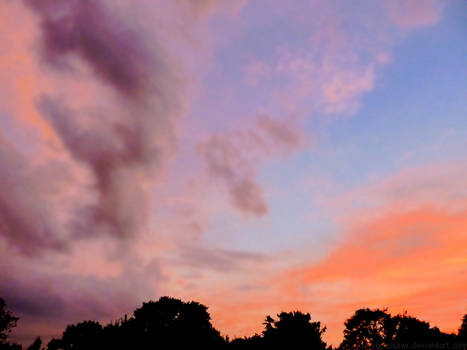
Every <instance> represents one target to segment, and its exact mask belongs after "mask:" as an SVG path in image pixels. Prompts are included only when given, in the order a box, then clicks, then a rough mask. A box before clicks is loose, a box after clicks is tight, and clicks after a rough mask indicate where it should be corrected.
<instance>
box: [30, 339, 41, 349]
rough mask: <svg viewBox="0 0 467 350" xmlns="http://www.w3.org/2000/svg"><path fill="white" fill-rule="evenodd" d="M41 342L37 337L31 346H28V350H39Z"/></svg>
mask: <svg viewBox="0 0 467 350" xmlns="http://www.w3.org/2000/svg"><path fill="white" fill-rule="evenodd" d="M41 346H42V340H41V338H40V337H37V338H36V339H35V340H34V341H33V343H32V344H31V345H29V346H28V350H41Z"/></svg>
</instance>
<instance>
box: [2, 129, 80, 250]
mask: <svg viewBox="0 0 467 350" xmlns="http://www.w3.org/2000/svg"><path fill="white" fill-rule="evenodd" d="M0 164H2V170H1V171H0V183H1V184H2V186H1V188H0V233H1V235H2V236H3V237H4V238H6V239H7V240H8V241H9V243H10V244H11V245H12V246H14V247H17V248H18V249H19V251H20V252H21V253H23V254H26V255H34V254H36V253H37V252H39V251H42V250H58V251H63V250H66V249H68V248H69V246H68V239H69V238H70V231H72V226H73V225H75V224H77V223H78V222H79V220H80V219H79V211H80V209H82V208H83V207H84V206H86V205H88V204H89V198H88V196H87V195H86V192H84V193H83V192H82V191H80V189H81V190H82V189H83V188H85V186H86V183H85V182H83V179H82V178H80V176H79V173H74V172H73V170H76V169H74V168H73V164H67V163H65V162H64V161H61V160H55V161H54V160H50V161H48V162H47V163H46V164H40V163H38V162H37V161H36V162H35V161H34V160H33V159H29V158H28V157H25V156H23V155H22V153H21V152H19V151H18V150H17V149H16V147H15V146H14V145H13V144H12V143H11V142H10V141H9V140H8V139H6V137H5V136H4V135H2V134H1V133H0ZM50 179H53V181H50ZM70 182H72V183H73V184H74V185H73V186H70V185H69V183H70ZM79 192H81V196H79V195H78V193H79ZM51 212H53V213H54V214H53V215H51V214H50V213H51Z"/></svg>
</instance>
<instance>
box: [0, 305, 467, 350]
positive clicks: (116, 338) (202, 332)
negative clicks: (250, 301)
mask: <svg viewBox="0 0 467 350" xmlns="http://www.w3.org/2000/svg"><path fill="white" fill-rule="evenodd" d="M17 321H18V318H17V317H15V316H13V315H12V314H11V312H9V311H8V310H6V305H5V302H4V301H3V299H1V298H0V350H22V349H23V347H22V346H21V345H19V344H14V343H11V342H10V341H9V333H10V332H11V329H12V328H14V327H15V326H16V323H17ZM263 325H264V330H263V331H262V332H261V334H255V335H253V336H250V337H243V338H235V339H229V338H228V337H223V336H221V334H220V333H219V331H218V330H216V329H215V328H214V327H213V326H212V324H211V317H210V315H209V313H208V311H207V307H206V306H204V305H203V304H200V303H197V302H194V301H191V302H183V301H181V300H179V299H174V298H170V297H162V298H160V299H159V300H158V301H149V302H147V303H143V305H142V306H141V307H140V308H138V309H136V310H135V311H134V312H133V315H131V316H130V317H127V315H125V316H124V317H123V318H121V319H119V320H116V321H114V322H111V323H109V324H107V325H106V326H102V325H101V324H100V323H99V322H96V321H84V322H80V323H77V324H72V325H69V326H67V327H66V329H65V331H64V332H63V333H62V335H61V337H60V338H54V339H52V340H51V341H50V342H49V343H48V344H47V345H44V346H43V344H42V341H41V339H40V338H39V337H38V338H36V339H35V341H34V342H33V343H32V344H31V345H30V346H29V347H27V348H25V349H28V350H59V349H62V350H98V349H99V350H102V349H104V350H107V349H108V350H111V349H112V350H120V349H122V350H123V349H125V350H133V349H135V350H136V349H141V350H146V349H170V348H171V349H192V348H194V349H203V348H206V349H275V348H281V349H313V350H332V348H331V347H330V346H327V344H326V343H325V342H324V340H323V334H324V333H325V332H326V327H323V326H322V325H321V323H320V322H317V321H312V320H311V316H310V314H308V313H303V312H300V311H293V312H281V313H280V314H278V315H277V317H276V318H273V317H271V316H266V318H265V321H264V323H263ZM347 349H460V350H461V349H464V350H465V349H467V314H466V315H464V317H463V319H462V322H461V325H460V327H459V330H458V332H457V334H447V333H443V332H441V331H440V330H439V329H438V328H437V327H431V326H430V324H429V323H428V322H425V321H421V320H419V319H417V318H415V317H412V316H409V315H407V313H404V314H399V315H395V316H392V315H391V314H390V313H388V312H387V310H386V309H383V310H381V309H359V310H357V311H355V313H354V314H353V315H352V316H351V317H350V318H349V319H348V320H347V321H346V322H345V329H344V339H343V341H342V343H341V344H340V345H339V347H337V348H336V350H347Z"/></svg>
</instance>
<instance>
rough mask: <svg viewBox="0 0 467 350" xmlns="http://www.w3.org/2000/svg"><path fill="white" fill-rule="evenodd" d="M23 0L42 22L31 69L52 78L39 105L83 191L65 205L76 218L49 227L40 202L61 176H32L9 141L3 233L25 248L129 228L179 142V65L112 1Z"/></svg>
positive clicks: (126, 233)
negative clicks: (77, 173)
mask: <svg viewBox="0 0 467 350" xmlns="http://www.w3.org/2000/svg"><path fill="white" fill-rule="evenodd" d="M25 3H26V4H27V5H28V7H29V8H30V9H32V10H33V12H34V13H35V14H36V17H37V22H38V24H39V28H40V31H39V35H38V37H39V41H38V45H37V49H38V59H40V62H42V63H39V65H38V66H39V69H40V71H38V72H37V74H38V75H40V74H47V75H48V77H51V81H53V83H54V84H56V85H55V88H54V89H49V91H45V92H44V91H43V92H39V94H40V95H39V96H38V97H37V99H36V106H37V110H38V112H39V114H40V117H41V118H42V119H43V120H44V121H45V122H46V123H48V125H49V126H50V127H51V128H52V130H53V134H54V136H55V137H56V138H57V139H58V140H59V143H60V147H62V149H63V152H64V153H66V154H68V155H69V157H70V160H69V162H71V163H73V164H74V166H75V167H79V168H81V172H82V174H83V176H84V177H87V180H88V181H87V182H86V185H85V186H83V187H82V188H81V190H82V191H83V193H84V194H86V195H87V196H88V197H89V199H88V200H87V202H86V203H80V200H77V201H76V202H77V205H76V206H75V207H74V208H71V210H72V211H74V212H75V213H74V215H71V216H73V218H74V220H73V222H71V221H70V222H67V223H64V224H63V225H61V227H59V228H58V227H55V226H56V225H55V224H54V223H53V222H54V221H56V220H55V219H53V216H51V215H48V214H47V213H46V212H45V211H47V209H51V208H47V205H44V202H45V203H46V204H48V203H49V202H50V200H49V199H48V198H49V197H50V196H51V195H50V194H49V192H50V191H54V190H55V191H60V190H59V189H57V188H55V189H51V188H50V187H53V186H52V185H50V184H53V183H54V182H57V181H64V179H60V178H59V177H60V173H59V172H53V171H52V170H49V171H48V174H47V175H46V176H41V177H35V176H32V175H31V174H34V173H36V172H37V169H36V168H34V167H31V165H30V164H28V161H27V159H24V160H22V158H21V155H20V154H17V155H15V154H14V151H13V150H12V147H11V145H10V146H7V147H5V148H4V149H10V150H11V151H12V152H9V153H8V154H5V155H2V156H1V161H2V169H3V171H2V175H1V176H2V179H4V181H5V182H6V183H9V184H11V186H8V188H5V189H2V191H3V192H5V193H2V196H1V197H2V203H3V202H5V203H4V204H2V207H3V208H4V209H5V210H2V218H1V223H2V224H1V230H0V233H1V234H2V235H3V236H4V237H6V238H7V239H9V241H10V242H11V243H12V244H13V245H15V246H18V247H19V248H20V250H21V251H23V252H26V253H33V252H34V251H39V250H41V249H42V248H51V249H58V250H60V249H64V248H66V239H68V238H70V237H77V236H79V237H82V236H96V235H99V234H102V233H104V234H108V235H111V236H113V237H116V238H126V237H130V236H133V235H134V234H137V233H138V232H139V231H140V230H141V228H142V225H144V223H145V219H146V216H147V211H148V200H147V198H146V197H147V195H146V194H145V186H147V184H149V183H151V181H153V178H154V177H156V176H157V174H158V173H159V172H160V169H161V168H162V167H163V166H164V164H165V163H166V161H167V159H168V158H169V157H170V155H171V154H172V152H173V150H174V148H175V145H176V123H177V120H178V118H179V117H180V115H181V114H182V113H183V111H184V108H185V103H186V101H185V97H184V96H185V90H186V84H185V83H184V82H183V81H182V78H181V75H182V71H183V67H182V66H181V64H179V63H177V62H178V60H177V59H176V58H174V57H172V56H173V55H171V53H169V51H170V50H169V49H168V48H167V45H166V44H162V42H163V38H162V34H158V32H157V31H153V32H151V33H147V32H145V31H144V29H143V28H142V27H141V28H140V27H137V26H136V25H134V24H133V22H132V21H131V18H126V17H125V16H124V14H122V13H120V12H119V11H118V10H117V9H116V8H114V7H111V6H110V4H108V3H105V2H103V1H66V2H62V1H53V0H39V1H26V2H25ZM149 34H151V40H147V39H148V37H146V36H147V35H149ZM70 81H72V83H70V84H69V85H67V83H68V82H70ZM2 144H5V145H6V143H5V142H4V141H3V140H2ZM47 161H50V159H48V160H47ZM47 161H46V162H47ZM63 166H65V167H66V165H65V164H64V165H63ZM13 169H16V173H15V174H13ZM22 172H25V173H28V174H24V175H22V174H21V173H22ZM70 186H74V184H73V181H72V179H70ZM55 187H57V186H55ZM45 188H48V191H47V190H45ZM6 192H7V193H6ZM25 192H29V194H30V195H32V196H33V197H34V200H33V199H32V198H31V197H28V196H26V194H25ZM27 198H29V199H27ZM33 202H34V203H35V204H34V203H33ZM41 202H42V204H40V203H41ZM7 204H8V207H7ZM80 204H81V205H80ZM54 208H55V209H58V210H60V208H57V207H54ZM62 210H64V209H63V208H62ZM54 225H55V226H54Z"/></svg>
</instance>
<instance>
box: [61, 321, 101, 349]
mask: <svg viewBox="0 0 467 350" xmlns="http://www.w3.org/2000/svg"><path fill="white" fill-rule="evenodd" d="M101 334H102V326H101V325H100V323H98V322H95V321H84V322H80V323H78V324H76V325H70V326H68V327H66V329H65V332H63V335H62V339H61V342H60V346H61V348H62V349H64V350H92V349H99V348H101Z"/></svg>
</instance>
